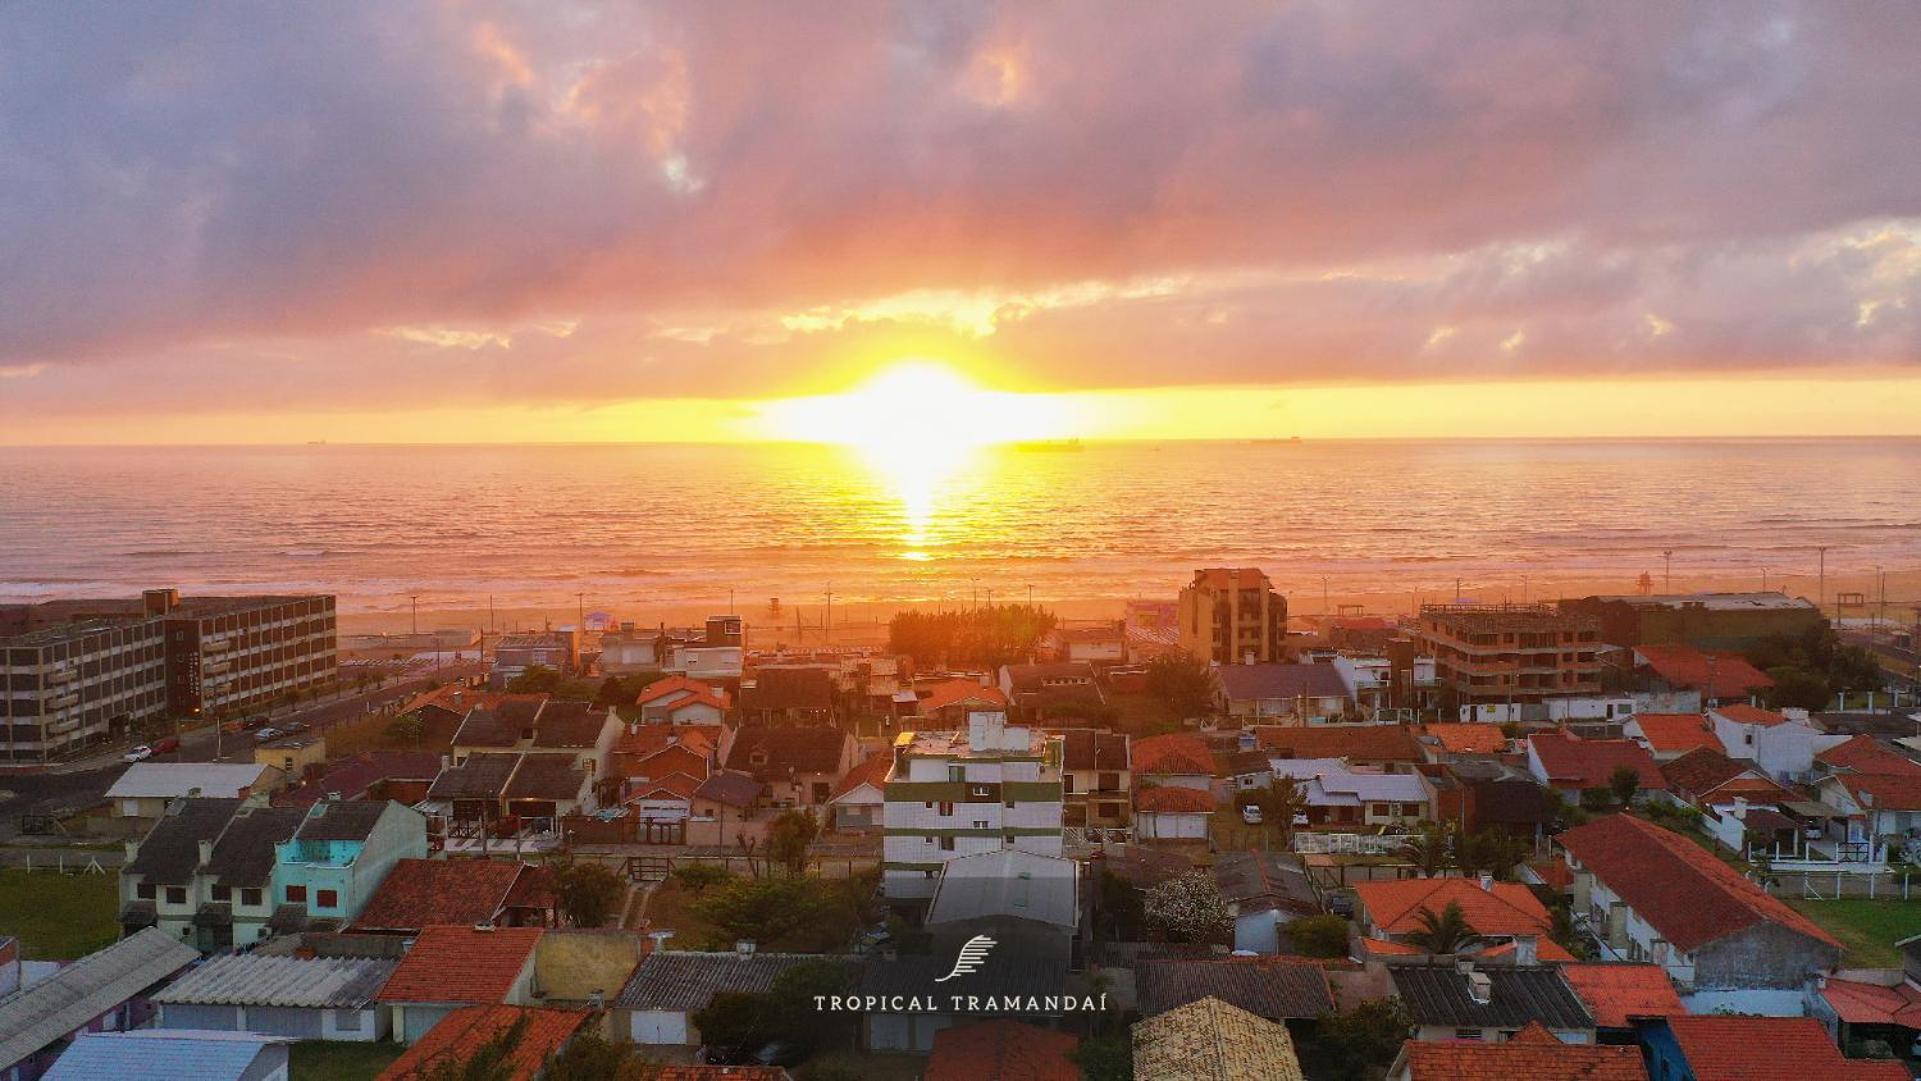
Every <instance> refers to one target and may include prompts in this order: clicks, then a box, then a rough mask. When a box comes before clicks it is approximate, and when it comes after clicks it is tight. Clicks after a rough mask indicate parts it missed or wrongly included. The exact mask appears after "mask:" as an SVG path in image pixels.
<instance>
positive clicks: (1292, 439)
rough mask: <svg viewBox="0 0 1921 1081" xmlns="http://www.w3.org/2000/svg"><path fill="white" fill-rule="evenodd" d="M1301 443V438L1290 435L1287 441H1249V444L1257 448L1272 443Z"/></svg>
mask: <svg viewBox="0 0 1921 1081" xmlns="http://www.w3.org/2000/svg"><path fill="white" fill-rule="evenodd" d="M1300 441H1301V437H1300V436H1298V435H1290V436H1288V437H1287V438H1285V439H1250V440H1248V442H1249V443H1252V444H1254V445H1255V446H1266V445H1268V444H1270V443H1299V442H1300Z"/></svg>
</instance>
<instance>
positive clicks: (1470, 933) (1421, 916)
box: [1407, 901, 1481, 953]
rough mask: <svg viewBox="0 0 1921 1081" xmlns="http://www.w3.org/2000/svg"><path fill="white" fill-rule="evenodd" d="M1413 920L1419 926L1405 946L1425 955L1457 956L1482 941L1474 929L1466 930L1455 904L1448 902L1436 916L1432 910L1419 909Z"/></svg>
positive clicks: (1465, 919)
mask: <svg viewBox="0 0 1921 1081" xmlns="http://www.w3.org/2000/svg"><path fill="white" fill-rule="evenodd" d="M1414 919H1415V922H1417V923H1419V924H1420V925H1421V926H1420V928H1419V929H1418V930H1416V931H1413V932H1412V933H1410V934H1409V935H1408V936H1407V943H1408V945H1410V946H1419V947H1420V948H1421V949H1423V950H1425V951H1427V952H1428V953H1460V952H1461V951H1462V950H1465V949H1467V948H1468V947H1469V946H1472V945H1474V944H1475V943H1477V942H1479V941H1480V940H1481V936H1479V935H1477V934H1475V933H1474V928H1472V927H1470V926H1468V922H1467V914H1466V913H1464V912H1462V911H1461V905H1460V902H1458V901H1449V902H1448V904H1447V907H1446V908H1444V909H1442V910H1441V914H1440V915H1438V916H1436V915H1435V914H1434V910H1433V909H1431V908H1429V907H1427V906H1426V905H1422V906H1421V910H1420V911H1419V912H1417V913H1415V914H1414Z"/></svg>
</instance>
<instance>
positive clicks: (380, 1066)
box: [287, 1040, 405, 1081]
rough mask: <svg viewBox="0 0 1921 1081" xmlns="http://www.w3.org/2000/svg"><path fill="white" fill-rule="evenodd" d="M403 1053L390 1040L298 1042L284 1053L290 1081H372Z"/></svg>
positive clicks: (401, 1048) (400, 1048)
mask: <svg viewBox="0 0 1921 1081" xmlns="http://www.w3.org/2000/svg"><path fill="white" fill-rule="evenodd" d="M403 1050H405V1048H403V1047H401V1046H400V1045H399V1044H397V1043H394V1042H392V1041H390V1040H380V1041H377V1042H374V1043H343V1042H340V1041H337V1040H301V1041H300V1042H298V1043H296V1044H294V1045H293V1046H292V1047H291V1048H289V1049H288V1052H287V1054H288V1061H287V1066H288V1074H289V1077H290V1081H373V1078H375V1077H378V1076H380V1071H382V1070H384V1069H386V1068H387V1065H388V1064H389V1063H391V1062H392V1061H393V1060H395V1059H397V1058H399V1057H400V1052H401V1051H403Z"/></svg>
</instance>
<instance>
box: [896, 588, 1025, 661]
mask: <svg viewBox="0 0 1921 1081" xmlns="http://www.w3.org/2000/svg"><path fill="white" fill-rule="evenodd" d="M1055 622H1056V619H1055V616H1054V614H1053V613H1052V612H1048V611H1045V610H1043V609H1040V608H1034V607H1031V606H1028V605H1024V604H999V605H987V606H985V607H980V608H970V609H966V610H964V611H952V612H917V611H911V610H910V611H903V612H897V613H895V614H894V618H893V619H891V620H889V621H888V624H887V648H888V650H889V651H890V652H893V653H905V654H908V655H909V656H911V657H913V658H914V661H915V663H916V664H917V665H920V666H924V667H929V668H939V667H944V666H948V665H969V666H976V667H980V668H988V669H993V668H999V667H1000V666H1001V665H1003V664H1015V663H1019V662H1021V661H1026V660H1029V659H1031V658H1032V657H1033V655H1034V649H1035V647H1036V646H1037V645H1038V644H1039V642H1040V640H1041V638H1042V637H1043V636H1044V635H1046V634H1047V632H1049V631H1051V630H1053V629H1054V625H1055Z"/></svg>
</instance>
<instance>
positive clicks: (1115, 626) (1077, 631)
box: [1040, 619, 1128, 668]
mask: <svg viewBox="0 0 1921 1081" xmlns="http://www.w3.org/2000/svg"><path fill="white" fill-rule="evenodd" d="M1040 648H1041V652H1042V654H1043V655H1045V656H1046V657H1047V659H1049V660H1052V661H1064V662H1067V663H1070V664H1072V663H1083V664H1092V665H1099V666H1101V667H1103V668H1111V667H1113V666H1114V665H1117V664H1126V663H1127V660H1128V658H1127V621H1126V620H1124V619H1103V620H1096V621H1092V622H1080V623H1075V624H1073V625H1071V626H1070V625H1065V624H1063V625H1060V626H1056V627H1055V628H1054V629H1053V630H1051V631H1049V632H1047V634H1045V635H1044V636H1042V638H1041V642H1040Z"/></svg>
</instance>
